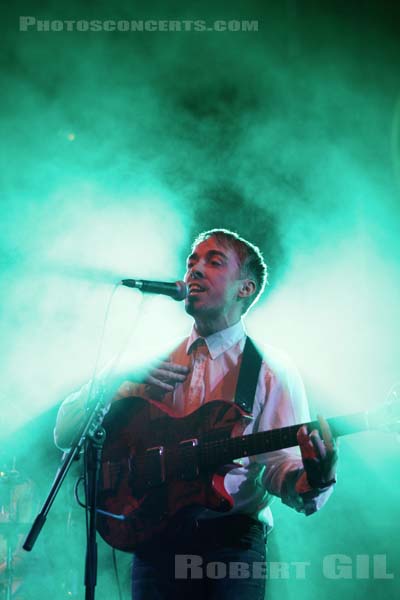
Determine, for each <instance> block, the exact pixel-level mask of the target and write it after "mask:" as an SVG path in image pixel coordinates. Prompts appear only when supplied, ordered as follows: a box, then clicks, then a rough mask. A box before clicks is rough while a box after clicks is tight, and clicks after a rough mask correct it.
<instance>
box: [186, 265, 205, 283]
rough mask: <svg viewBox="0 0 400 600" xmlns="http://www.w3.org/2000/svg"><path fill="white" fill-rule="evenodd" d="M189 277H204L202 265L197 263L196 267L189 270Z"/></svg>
mask: <svg viewBox="0 0 400 600" xmlns="http://www.w3.org/2000/svg"><path fill="white" fill-rule="evenodd" d="M189 277H191V278H192V279H201V278H202V277H204V272H203V267H202V265H201V263H196V264H195V265H193V267H192V268H191V269H190V270H189Z"/></svg>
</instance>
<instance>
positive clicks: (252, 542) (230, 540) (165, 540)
mask: <svg viewBox="0 0 400 600" xmlns="http://www.w3.org/2000/svg"><path fill="white" fill-rule="evenodd" d="M265 565H266V534H265V527H264V526H263V525H262V524H261V523H260V522H258V521H256V520H254V519H251V518H250V517H247V516H245V515H232V516H228V517H219V518H217V519H209V520H196V519H189V520H186V521H185V520H183V522H181V523H180V527H179V529H178V530H176V529H174V530H172V528H171V529H170V531H168V532H166V533H164V534H163V535H161V536H159V537H157V538H155V539H153V540H152V542H151V543H149V544H148V545H147V547H144V548H143V549H140V550H139V551H138V552H137V553H136V554H135V556H134V559H133V569H132V600H187V599H189V600H217V599H218V600H249V599H250V598H251V600H264V595H265V577H266V575H265Z"/></svg>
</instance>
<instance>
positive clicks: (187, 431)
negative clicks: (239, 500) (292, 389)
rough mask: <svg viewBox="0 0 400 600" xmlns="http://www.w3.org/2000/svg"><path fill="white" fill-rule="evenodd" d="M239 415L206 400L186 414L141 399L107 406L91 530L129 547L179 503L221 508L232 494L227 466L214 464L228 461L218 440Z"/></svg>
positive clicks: (231, 406) (144, 539) (154, 529)
mask: <svg viewBox="0 0 400 600" xmlns="http://www.w3.org/2000/svg"><path fill="white" fill-rule="evenodd" d="M243 419H244V415H243V413H242V411H241V409H240V408H239V407H238V406H237V405H236V404H233V403H231V402H225V401H216V402H210V403H207V404H205V405H204V406H202V407H201V408H200V409H199V410H197V411H195V412H194V413H191V414H190V415H188V416H186V417H178V416H176V415H175V413H174V412H173V411H172V410H171V408H169V407H167V406H166V405H163V404H162V403H159V402H155V401H151V402H150V401H147V400H144V399H143V398H125V399H123V400H120V401H118V402H116V403H115V404H114V405H112V408H111V410H110V412H109V413H108V414H107V415H106V417H105V419H104V422H103V426H104V428H105V430H106V441H105V444H104V450H103V461H102V473H101V482H100V487H99V494H98V508H99V512H98V516H97V529H98V531H99V533H100V535H101V536H102V537H103V539H104V540H105V541H106V542H107V543H109V544H110V545H111V546H113V547H115V548H118V549H119V550H123V551H126V552H133V551H134V550H135V549H136V548H137V547H138V546H139V545H140V544H142V543H143V542H147V541H148V540H150V539H151V537H152V536H153V535H154V534H155V533H157V532H160V531H162V530H163V529H164V528H165V527H166V525H167V523H168V522H169V521H170V519H171V518H172V517H173V516H174V515H175V514H176V513H177V512H178V511H179V510H180V509H182V508H185V507H188V506H192V505H201V506H204V507H207V508H211V509H213V510H219V511H227V510H229V509H230V508H231V507H232V504H233V501H232V498H231V497H230V496H229V494H228V492H227V491H226V490H225V488H224V476H225V474H226V473H227V472H228V471H229V470H230V469H232V468H234V467H235V465H234V464H231V465H225V466H224V467H222V468H221V464H224V462H229V460H227V461H224V460H223V458H224V449H223V448H222V447H221V443H222V444H223V443H224V440H228V439H229V438H230V437H231V434H232V431H233V429H234V428H235V426H238V425H239V427H240V424H241V422H242V421H243ZM221 451H222V455H221ZM106 513H108V514H106ZM111 515H113V516H111Z"/></svg>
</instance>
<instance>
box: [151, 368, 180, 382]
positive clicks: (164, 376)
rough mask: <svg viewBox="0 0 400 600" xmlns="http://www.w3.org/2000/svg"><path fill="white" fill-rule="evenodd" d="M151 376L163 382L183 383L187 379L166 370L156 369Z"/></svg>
mask: <svg viewBox="0 0 400 600" xmlns="http://www.w3.org/2000/svg"><path fill="white" fill-rule="evenodd" d="M151 375H152V376H153V377H155V378H156V379H160V380H161V381H169V382H175V383H181V382H182V381H185V379H186V375H183V374H181V373H176V372H174V371H167V370H166V369H154V371H152V373H151Z"/></svg>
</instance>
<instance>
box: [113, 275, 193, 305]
mask: <svg viewBox="0 0 400 600" xmlns="http://www.w3.org/2000/svg"><path fill="white" fill-rule="evenodd" d="M120 284H121V285H125V286H126V287H130V288H136V289H138V290H140V291H141V292H143V293H144V294H163V295H164V296H170V298H173V299H174V300H184V299H185V298H186V296H187V294H188V290H187V285H186V283H185V282H184V281H175V282H174V283H166V282H165V281H147V280H146V279H122V280H121V281H120Z"/></svg>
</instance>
